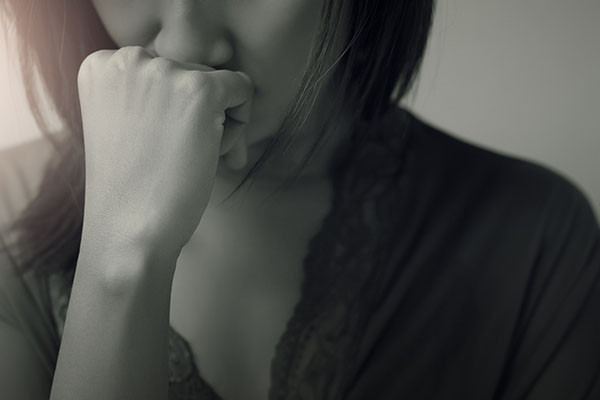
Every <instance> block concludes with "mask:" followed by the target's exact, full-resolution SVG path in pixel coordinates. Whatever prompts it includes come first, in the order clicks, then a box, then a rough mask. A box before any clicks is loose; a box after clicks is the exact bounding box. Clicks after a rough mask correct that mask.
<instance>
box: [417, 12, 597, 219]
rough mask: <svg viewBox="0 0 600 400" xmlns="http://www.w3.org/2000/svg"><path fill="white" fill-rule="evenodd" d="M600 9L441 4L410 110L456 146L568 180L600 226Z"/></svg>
mask: <svg viewBox="0 0 600 400" xmlns="http://www.w3.org/2000/svg"><path fill="white" fill-rule="evenodd" d="M598 21H600V1H598V0H570V1H565V0H448V1H443V0H442V1H439V2H438V9H437V12H436V19H435V23H434V28H433V32H432V36H431V42H430V46H429V49H428V53H427V55H426V59H425V63H424V65H423V70H422V74H421V78H420V80H419V83H418V86H417V88H416V90H415V92H414V93H413V94H412V96H410V97H409V98H408V99H407V101H406V102H405V103H408V104H409V105H410V108H412V109H413V110H414V111H416V112H417V114H419V115H421V116H422V117H424V118H425V119H426V120H427V121H429V122H432V123H433V124H434V125H436V126H438V127H442V128H443V129H444V130H445V131H447V132H449V133H451V134H454V135H456V136H459V137H462V138H464V139H467V140H469V141H471V142H475V143H478V144H480V145H483V146H484V147H488V148H492V149H495V150H497V151H500V152H502V153H507V154H511V155H517V156H519V157H522V158H525V159H528V160H534V161H537V162H539V163H541V164H543V165H545V166H548V167H550V168H552V169H554V170H556V171H558V172H560V173H561V174H563V175H565V176H567V177H568V178H570V179H571V181H573V182H574V183H575V184H576V185H578V186H579V187H580V188H581V189H582V190H583V191H584V193H585V194H586V195H587V196H588V198H589V200H590V201H591V202H592V203H593V206H594V208H595V211H596V215H597V216H600V176H599V175H600V23H599V22H598Z"/></svg>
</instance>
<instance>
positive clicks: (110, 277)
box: [77, 229, 180, 292]
mask: <svg viewBox="0 0 600 400" xmlns="http://www.w3.org/2000/svg"><path fill="white" fill-rule="evenodd" d="M179 252H180V250H177V249H169V248H166V247H165V246H158V245H155V244H150V243H147V241H145V240H144V239H143V238H142V237H139V238H135V239H134V238H131V237H127V238H123V237H120V236H119V235H117V234H112V235H103V234H100V233H98V232H95V233H93V234H91V233H89V232H86V230H85V229H84V230H83V232H82V236H81V245H80V250H79V257H78V260H77V274H78V275H84V276H85V277H87V278H88V279H93V280H95V281H97V282H99V283H101V284H102V285H103V286H106V287H107V288H110V289H111V290H116V291H117V292H118V291H120V290H121V289H123V290H125V291H128V292H129V291H131V290H132V289H133V288H134V287H136V286H139V284H142V283H143V284H144V285H148V284H153V285H154V284H158V285H161V286H167V287H169V288H170V285H171V282H172V278H173V275H174V273H175V267H176V263H177V258H178V257H179Z"/></svg>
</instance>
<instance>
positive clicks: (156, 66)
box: [144, 57, 174, 77]
mask: <svg viewBox="0 0 600 400" xmlns="http://www.w3.org/2000/svg"><path fill="white" fill-rule="evenodd" d="M144 69H145V72H146V73H147V74H149V75H150V76H158V77H162V76H164V75H166V74H168V73H169V72H172V71H173V69H174V68H173V63H172V62H171V61H170V60H168V59H166V58H163V57H156V58H153V59H152V60H150V62H148V64H147V65H146V66H145V67H144Z"/></svg>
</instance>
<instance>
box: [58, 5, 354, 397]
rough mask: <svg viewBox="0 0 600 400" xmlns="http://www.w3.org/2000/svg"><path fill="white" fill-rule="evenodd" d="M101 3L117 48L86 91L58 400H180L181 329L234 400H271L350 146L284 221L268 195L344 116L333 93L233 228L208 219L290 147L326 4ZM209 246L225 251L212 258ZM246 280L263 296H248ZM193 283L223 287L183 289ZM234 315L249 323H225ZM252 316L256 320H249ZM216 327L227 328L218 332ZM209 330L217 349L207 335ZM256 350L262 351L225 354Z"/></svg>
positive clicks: (236, 215)
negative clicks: (171, 330)
mask: <svg viewBox="0 0 600 400" xmlns="http://www.w3.org/2000/svg"><path fill="white" fill-rule="evenodd" d="M93 3H94V5H95V7H96V9H97V11H98V14H99V16H100V18H101V20H102V22H103V23H104V25H105V26H106V28H107V31H108V33H109V34H110V35H111V36H112V38H113V40H114V41H115V42H116V43H117V45H118V47H119V49H118V50H116V51H115V50H101V51H98V52H95V53H93V54H91V55H89V56H88V57H87V58H86V60H85V61H84V62H83V64H82V66H81V68H80V72H79V76H78V88H79V97H80V102H81V106H82V107H81V108H82V122H83V131H84V145H85V154H86V159H85V161H86V168H85V171H86V190H85V195H86V198H85V210H84V221H83V230H82V239H81V246H80V253H79V258H78V263H77V268H76V275H75V278H74V281H73V286H72V293H71V301H70V306H69V309H68V312H67V318H66V322H65V328H64V334H63V338H62V341H61V349H60V352H59V357H58V362H57V366H56V371H55V375H54V381H53V385H52V391H51V399H52V400H55V399H56V400H58V399H60V400H69V399H80V398H87V399H107V398H144V399H156V400H164V399H166V392H167V388H168V386H167V382H166V380H165V377H166V376H167V365H166V360H167V359H168V357H167V354H166V349H165V346H164V343H165V342H166V335H167V332H168V326H169V322H170V321H169V320H170V317H171V316H172V317H173V321H174V324H173V326H174V327H176V328H177V329H178V331H180V332H181V333H182V334H184V337H186V338H188V339H189V341H190V342H191V345H192V348H193V350H194V351H195V354H196V355H200V356H199V357H198V359H199V362H200V364H201V365H200V368H201V370H202V371H203V374H204V375H203V376H206V377H209V382H210V383H211V384H212V385H213V387H215V388H216V389H217V391H218V392H219V393H222V394H223V395H224V398H227V399H238V398H239V399H246V400H248V399H261V398H266V394H267V390H268V388H269V362H270V360H271V357H272V355H273V352H274V349H275V345H276V343H277V341H278V339H279V337H280V336H281V334H282V332H283V328H284V327H285V324H286V322H287V321H288V319H289V317H290V315H291V312H292V310H293V307H294V305H295V304H296V302H297V301H298V298H299V290H300V283H301V277H302V259H303V255H304V252H305V247H306V244H307V243H308V240H309V239H310V238H311V237H312V236H313V235H314V233H315V232H316V230H317V229H318V227H319V226H320V224H321V219H322V218H323V216H324V215H325V214H326V212H327V210H328V207H329V206H330V204H331V201H330V200H331V187H330V185H329V182H328V179H329V177H327V176H325V171H326V168H325V167H326V165H327V160H328V157H329V155H330V154H331V149H332V148H333V146H335V144H336V141H335V140H334V141H330V142H328V146H326V147H324V148H323V149H322V150H321V151H320V153H319V154H318V157H317V158H316V161H313V162H312V163H311V169H310V172H309V173H305V176H304V177H303V178H304V179H302V180H301V181H300V183H299V184H297V185H295V186H294V187H293V188H291V189H289V190H287V192H286V193H285V194H284V195H283V196H281V197H279V198H278V199H277V201H276V202H275V203H274V204H271V205H269V206H268V207H261V204H262V201H261V199H259V198H257V196H256V194H257V193H259V194H260V193H268V192H269V191H270V190H271V189H272V187H273V186H272V184H271V183H274V184H275V185H277V184H278V183H280V178H282V177H285V176H286V175H287V172H288V171H289V170H290V168H291V167H292V168H293V166H294V165H296V163H297V162H298V160H299V158H298V154H301V150H300V149H303V147H304V146H306V143H310V142H312V140H313V139H314V134H315V132H319V130H318V127H319V126H320V125H321V123H322V122H323V121H324V120H325V118H327V117H328V116H329V111H330V107H331V106H332V105H331V104H330V103H331V101H327V100H328V98H329V94H331V91H330V89H326V90H325V91H323V92H322V94H321V97H320V98H319V99H318V101H317V103H316V108H315V112H313V113H312V114H311V115H310V118H309V121H308V123H307V124H306V125H305V128H304V129H303V130H302V132H301V135H300V136H299V139H298V140H297V141H296V142H295V151H293V152H290V153H285V154H278V155H277V156H276V157H275V159H274V161H272V162H271V163H269V164H268V169H267V171H266V173H265V171H263V173H262V177H261V181H260V182H259V183H260V184H258V185H256V186H255V187H258V188H259V190H258V192H257V191H254V192H252V193H250V194H249V195H247V196H246V197H245V198H244V200H247V201H246V202H245V203H244V202H238V203H237V204H236V205H238V206H240V207H234V208H235V210H234V211H233V212H232V211H230V210H228V209H227V208H226V207H222V208H221V207H217V206H215V207H211V206H209V207H208V208H207V204H208V203H209V198H210V200H211V203H212V204H213V205H214V204H215V203H218V201H215V197H219V198H221V197H220V196H221V194H223V193H228V192H229V190H228V189H230V188H231V187H232V185H234V184H236V183H237V179H238V178H239V177H241V176H243V175H244V174H245V172H246V171H245V169H246V168H248V167H249V166H251V165H252V162H253V161H254V159H255V158H256V157H257V156H258V155H259V154H260V153H261V151H262V148H263V146H264V145H265V142H266V139H268V138H269V137H271V136H272V135H274V134H275V133H276V132H277V131H278V128H279V126H280V125H281V122H282V120H283V118H284V116H285V113H286V111H287V106H288V104H289V103H290V102H291V101H292V100H293V99H294V95H295V93H296V90H297V87H298V83H299V79H300V78H301V76H302V74H303V72H304V67H305V64H306V61H307V59H308V56H309V49H310V46H311V44H312V37H313V35H314V33H315V30H316V28H317V25H316V24H317V23H318V21H319V13H320V11H321V7H322V0H277V1H275V0H252V1H250V0H247V1H242V0H238V1H226V0H212V1H210V0H204V1H200V0H196V1H183V0H130V1H125V0H104V1H101V0H94V1H93ZM234 71H241V73H239V72H234ZM228 123H229V124H228ZM236 124H237V125H236ZM341 126H342V127H343V126H344V125H343V124H342V125H341ZM242 128H243V129H242ZM240 132H242V133H240ZM343 132H344V130H343V129H340V130H339V133H340V134H339V135H335V137H336V138H343V137H344V135H342V134H341V133H343ZM299 152H300V153H299ZM219 156H221V157H219ZM149 171H152V173H148V172H149ZM213 182H214V183H215V184H214V187H213ZM215 193H217V194H218V196H215ZM258 197H260V196H258ZM242 203H244V204H242ZM205 211H206V215H204V214H205ZM203 216H204V217H203ZM207 217H208V218H207ZM211 221H212V222H211ZM211 224H213V225H211ZM215 226H216V227H217V229H215ZM215 232H219V233H220V235H215ZM240 232H245V234H244V235H241V236H240V235H239V233H240ZM192 236H193V237H192ZM207 237H213V238H216V239H217V242H216V243H211V245H210V246H206V245H204V241H203V238H207ZM190 239H191V240H190ZM184 247H185V249H186V251H185V254H183V255H184V256H185V257H182V258H180V257H179V256H180V254H181V251H182V249H183V248H184ZM194 248H198V251H194ZM236 256H242V257H241V258H240V257H236ZM100 266H101V267H100ZM208 266H215V270H214V271H211V270H210V269H208ZM176 271H177V273H175V272H176ZM248 273H251V274H252V275H253V276H256V277H257V281H256V282H254V283H252V282H250V281H249V280H247V279H246V280H243V279H244V278H243V277H244V276H248V275H247V274H248ZM258 278H260V279H258ZM192 282H203V283H207V284H208V287H207V288H206V290H197V289H198V286H197V285H191V286H190V285H188V288H187V289H186V288H185V285H183V283H192ZM211 282H212V283H211ZM219 283H222V286H221V289H219V285H218V284H219ZM240 283H243V285H241V286H240ZM236 285H237V286H236ZM172 287H173V296H172V297H171V289H172ZM237 287H243V289H244V290H236V288H237ZM223 288H224V290H223ZM263 288H273V290H270V291H265V290H263ZM190 294H195V295H196V296H200V297H197V298H193V299H190ZM177 298H179V299H180V300H182V301H178V300H177ZM233 300H235V301H240V302H241V304H240V305H241V306H245V307H241V308H240V307H237V306H236V307H233V306H232V307H230V308H229V309H220V310H216V309H217V308H219V306H221V307H222V305H224V304H231V302H232V301H233ZM252 301H253V303H251V302H252ZM257 301H258V302H257ZM251 304H254V305H255V306H256V307H255V308H254V311H256V312H255V314H253V315H252V316H251V318H247V317H248V316H247V315H246V314H247V312H246V311H247V309H248V306H249V305H251ZM195 305H206V307H204V308H203V309H201V308H200V307H194V306H195ZM211 305H215V306H214V307H211ZM272 305H274V306H276V307H275V308H273V307H271V306H272ZM190 307H191V309H190ZM250 308H252V307H250ZM229 310H233V311H232V312H229ZM236 310H237V312H238V314H237V315H236V314H235V312H236ZM213 311H216V314H217V315H224V316H227V318H217V319H215V318H211V315H212V314H211V313H212V312H213ZM198 315H200V317H199V318H198V320H199V322H198V323H197V324H193V325H190V326H188V327H187V328H186V327H185V326H184V324H185V322H186V321H189V320H190V319H191V318H192V317H194V316H198ZM245 315H246V318H243V319H242V318H236V317H244V316H245ZM231 320H233V322H236V323H237V324H234V325H232V324H231V323H230V322H231ZM206 321H211V323H210V324H206V323H205V322H206ZM241 325H243V326H241ZM207 326H208V327H210V328H211V329H212V333H214V334H215V335H214V337H215V338H216V339H218V340H214V341H213V340H212V338H211V337H208V339H207V335H194V330H196V329H197V328H198V327H207ZM180 328H183V329H180ZM213 328H214V329H213ZM107 332H110V334H107ZM221 332H223V333H221ZM238 333H239V334H238ZM228 335H230V336H228ZM235 335H237V336H235ZM240 335H242V337H239V336H240ZM242 339H249V340H250V342H251V345H248V346H245V347H244V348H242V349H240V350H241V351H231V352H229V353H227V349H228V348H232V344H234V343H238V344H239V343H241V342H242ZM206 340H208V341H206ZM257 343H260V346H257V345H256V344H257ZM213 350H214V351H213ZM247 350H251V351H252V353H248V351H247ZM207 352H208V353H207ZM82 355H85V357H83V356H82ZM238 355H239V357H238ZM242 356H243V357H246V358H240V357H242ZM211 357H212V358H211ZM202 363H204V364H202ZM219 365H225V366H227V368H226V369H224V370H220V367H219ZM140 366H143V368H141V367H140ZM255 373H258V374H259V375H260V377H259V378H258V379H255V378H254V376H255ZM124 376H127V379H122V378H123V377H124ZM232 376H233V377H236V378H235V379H233V380H232V378H231V377H232Z"/></svg>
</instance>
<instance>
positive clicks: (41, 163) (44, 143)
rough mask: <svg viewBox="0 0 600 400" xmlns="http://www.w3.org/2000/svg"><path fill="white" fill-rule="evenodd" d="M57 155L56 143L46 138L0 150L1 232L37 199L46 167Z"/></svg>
mask: <svg viewBox="0 0 600 400" xmlns="http://www.w3.org/2000/svg"><path fill="white" fill-rule="evenodd" d="M54 154H55V149H54V147H53V145H52V143H51V142H50V141H49V140H48V139H45V138H38V139H35V140H31V141H28V142H25V143H22V144H19V145H15V146H12V147H8V148H4V149H1V150H0V187H1V188H2V190H1V191H0V229H2V228H4V227H6V225H7V224H9V222H10V221H11V220H12V219H13V218H15V217H16V216H17V215H18V214H19V213H20V212H21V211H22V210H23V208H24V207H25V205H26V204H27V202H28V201H30V200H31V199H32V198H33V197H34V196H35V194H36V193H37V189H38V186H39V184H40V182H41V179H42V176H43V173H44V168H45V167H46V165H47V163H48V161H49V160H50V159H52V156H53V155H54Z"/></svg>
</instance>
